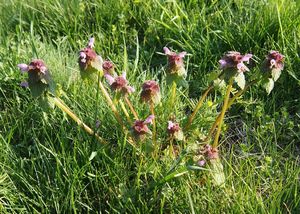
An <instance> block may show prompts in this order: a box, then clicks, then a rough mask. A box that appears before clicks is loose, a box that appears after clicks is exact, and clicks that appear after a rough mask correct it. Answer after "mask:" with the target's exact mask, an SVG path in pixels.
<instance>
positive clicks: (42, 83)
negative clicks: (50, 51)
mask: <svg viewBox="0 0 300 214" xmlns="http://www.w3.org/2000/svg"><path fill="white" fill-rule="evenodd" d="M18 67H19V69H20V70H21V72H27V73H28V81H27V84H26V83H25V82H24V83H22V84H21V86H23V87H26V86H28V87H29V88H30V90H31V92H32V95H33V96H34V97H37V96H40V95H41V94H42V93H43V92H44V91H45V90H47V89H48V88H49V85H50V83H51V77H50V73H49V71H48V69H47V67H46V65H45V63H44V61H43V60H41V59H34V60H32V61H31V62H30V63H29V65H27V64H18Z"/></svg>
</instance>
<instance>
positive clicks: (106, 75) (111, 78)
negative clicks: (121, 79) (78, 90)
mask: <svg viewBox="0 0 300 214" xmlns="http://www.w3.org/2000/svg"><path fill="white" fill-rule="evenodd" d="M104 77H105V78H106V81H107V82H108V84H109V85H112V84H113V83H114V82H115V78H114V77H113V76H111V75H110V74H105V75H104Z"/></svg>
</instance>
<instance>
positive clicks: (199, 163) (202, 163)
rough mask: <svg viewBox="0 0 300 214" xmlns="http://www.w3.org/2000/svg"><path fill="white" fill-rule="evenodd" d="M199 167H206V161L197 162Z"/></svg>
mask: <svg viewBox="0 0 300 214" xmlns="http://www.w3.org/2000/svg"><path fill="white" fill-rule="evenodd" d="M197 164H198V166H204V165H205V164H206V161H205V160H199V161H198V162H197Z"/></svg>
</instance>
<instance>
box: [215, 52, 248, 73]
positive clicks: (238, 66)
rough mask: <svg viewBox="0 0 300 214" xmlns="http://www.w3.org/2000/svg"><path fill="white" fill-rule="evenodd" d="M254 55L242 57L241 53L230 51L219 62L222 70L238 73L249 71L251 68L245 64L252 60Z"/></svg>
mask: <svg viewBox="0 0 300 214" xmlns="http://www.w3.org/2000/svg"><path fill="white" fill-rule="evenodd" d="M251 57H252V54H246V55H241V54H240V52H235V51H229V52H227V53H226V54H225V56H224V57H223V58H222V59H221V60H219V63H220V66H221V69H222V70H234V71H238V72H245V71H249V68H248V67H247V66H246V65H245V64H244V62H247V63H248V64H249V60H250V59H251Z"/></svg>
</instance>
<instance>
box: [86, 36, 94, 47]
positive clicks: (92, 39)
mask: <svg viewBox="0 0 300 214" xmlns="http://www.w3.org/2000/svg"><path fill="white" fill-rule="evenodd" d="M94 43H95V38H94V37H91V38H90V40H89V43H88V47H89V48H94Z"/></svg>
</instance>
